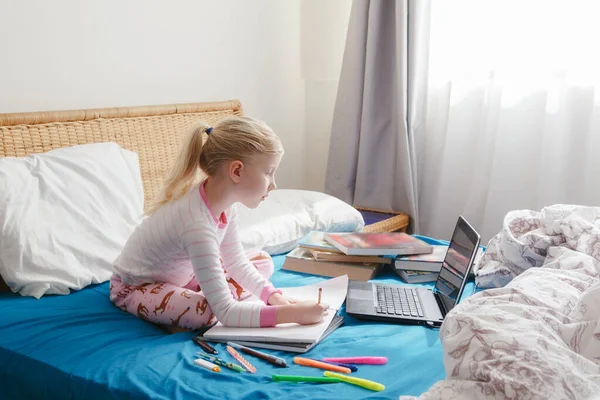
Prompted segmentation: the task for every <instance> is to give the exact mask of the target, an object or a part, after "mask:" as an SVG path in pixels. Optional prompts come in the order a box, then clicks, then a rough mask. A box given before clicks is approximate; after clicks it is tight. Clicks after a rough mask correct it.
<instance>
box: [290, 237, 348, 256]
mask: <svg viewBox="0 0 600 400" xmlns="http://www.w3.org/2000/svg"><path fill="white" fill-rule="evenodd" d="M326 233H327V232H319V231H311V232H309V233H308V234H307V235H306V236H304V237H303V238H302V239H300V241H299V242H298V246H299V247H304V248H307V249H316V250H324V251H329V252H332V253H338V254H342V253H341V252H340V251H339V250H338V249H337V248H335V247H334V246H332V245H331V243H329V242H328V241H327V240H325V234H326Z"/></svg>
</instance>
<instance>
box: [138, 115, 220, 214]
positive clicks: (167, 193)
mask: <svg viewBox="0 0 600 400" xmlns="http://www.w3.org/2000/svg"><path fill="white" fill-rule="evenodd" d="M208 129H209V126H208V125H207V124H206V123H205V122H201V123H199V124H198V125H196V126H195V127H194V128H193V129H191V130H190V132H189V134H188V136H187V138H186V140H185V141H184V143H183V146H182V147H181V150H180V153H179V156H178V157H177V159H176V160H175V165H173V168H172V169H171V172H170V173H169V175H168V176H167V179H166V180H165V182H164V183H163V186H162V188H161V190H160V192H159V194H158V196H156V198H155V199H154V201H153V202H152V204H151V205H150V207H149V208H148V211H146V215H150V214H153V213H155V212H156V211H157V210H158V209H159V208H160V207H162V206H163V205H164V204H166V203H168V202H169V201H172V200H177V199H179V198H181V196H183V195H184V194H185V193H186V192H187V191H188V190H189V189H190V188H191V187H192V185H194V184H195V183H196V182H197V180H198V175H199V172H200V168H199V160H200V154H201V153H202V146H203V142H202V134H203V133H205V132H206V131H207V130H208Z"/></svg>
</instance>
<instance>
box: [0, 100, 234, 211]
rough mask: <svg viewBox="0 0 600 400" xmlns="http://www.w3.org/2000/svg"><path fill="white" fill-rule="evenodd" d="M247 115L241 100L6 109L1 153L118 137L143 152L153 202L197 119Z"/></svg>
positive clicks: (1, 118)
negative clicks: (32, 110)
mask: <svg viewBox="0 0 600 400" xmlns="http://www.w3.org/2000/svg"><path fill="white" fill-rule="evenodd" d="M228 115H243V110H242V105H241V103H240V102H239V101H238V100H231V101H221V102H210V103H190V104H169V105H158V106H143V107H120V108H98V109H89V110H71V111H50V112H31V113H12V114H0V157H25V156H27V155H29V154H33V153H43V152H46V151H49V150H52V149H57V148H61V147H69V146H75V145H78V144H88V143H101V142H116V143H118V144H119V145H121V147H123V148H125V149H127V150H131V151H135V152H136V153H138V155H139V159H140V169H141V173H142V182H143V184H144V204H150V201H151V200H152V199H153V198H154V196H155V194H156V192H157V191H158V190H159V188H160V185H161V184H162V181H163V179H164V177H165V176H166V174H167V172H168V171H169V170H170V169H171V166H172V164H173V161H174V159H175V157H176V155H177V152H178V151H179V148H180V147H181V140H182V135H184V134H185V133H186V132H187V130H188V128H189V127H190V126H191V125H192V124H194V123H195V122H197V121H205V122H207V123H209V124H211V123H215V122H217V121H218V120H219V119H221V118H223V117H225V116H228Z"/></svg>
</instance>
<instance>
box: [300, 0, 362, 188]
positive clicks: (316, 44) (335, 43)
mask: <svg viewBox="0 0 600 400" xmlns="http://www.w3.org/2000/svg"><path fill="white" fill-rule="evenodd" d="M301 5H302V24H301V27H302V34H301V40H302V48H301V49H302V76H303V78H304V79H305V82H306V89H305V95H306V100H305V112H306V114H305V115H306V119H305V121H306V122H305V128H306V134H305V138H306V151H305V165H306V166H305V171H306V188H307V189H311V190H318V191H323V190H325V169H326V167H327V154H328V152H329V138H330V136H331V122H332V118H333V108H334V104H335V98H336V95H337V87H338V81H339V76H340V70H341V66H342V58H343V55H344V46H345V43H346V31H347V28H348V20H349V19H350V9H351V7H352V1H350V0H328V1H323V0H303V1H302V4H301Z"/></svg>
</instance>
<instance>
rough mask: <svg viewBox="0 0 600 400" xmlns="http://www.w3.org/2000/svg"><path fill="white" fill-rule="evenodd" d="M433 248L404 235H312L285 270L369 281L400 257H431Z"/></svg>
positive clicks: (287, 261) (289, 258)
mask: <svg viewBox="0 0 600 400" xmlns="http://www.w3.org/2000/svg"><path fill="white" fill-rule="evenodd" d="M431 251H432V247H431V246H430V245H429V244H427V243H425V242H423V241H422V240H420V239H417V238H415V237H413V236H410V235H407V234H406V233H402V232H390V233H360V232H352V233H325V232H317V231H313V232H310V233H309V234H308V235H307V236H305V237H304V238H303V239H302V240H301V241H300V242H299V244H298V247H297V248H296V249H294V250H292V251H291V252H290V253H288V255H287V256H286V258H285V261H284V263H283V267H282V268H283V269H284V270H288V271H296V272H303V273H308V274H314V275H322V276H331V277H336V276H341V275H348V278H349V279H352V280H358V281H368V280H370V279H372V278H374V277H375V276H376V275H377V274H378V273H379V271H381V269H382V268H383V267H384V266H385V265H389V264H392V263H393V262H394V258H395V257H396V256H397V255H398V254H423V253H430V252H431Z"/></svg>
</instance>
